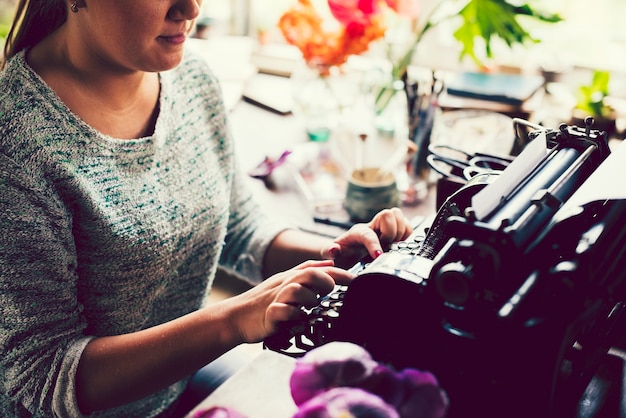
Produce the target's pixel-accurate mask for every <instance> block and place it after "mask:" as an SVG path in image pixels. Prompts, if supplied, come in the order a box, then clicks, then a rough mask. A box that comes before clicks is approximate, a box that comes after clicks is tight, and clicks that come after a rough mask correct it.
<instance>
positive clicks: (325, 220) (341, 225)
mask: <svg viewBox="0 0 626 418" xmlns="http://www.w3.org/2000/svg"><path fill="white" fill-rule="evenodd" d="M313 221H314V222H317V223H318V224H324V225H331V226H337V227H339V228H343V229H350V228H352V226H354V222H350V221H336V220H334V219H330V218H320V217H318V216H314V217H313Z"/></svg>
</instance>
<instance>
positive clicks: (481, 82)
mask: <svg viewBox="0 0 626 418" xmlns="http://www.w3.org/2000/svg"><path fill="white" fill-rule="evenodd" d="M543 83H544V79H543V77H542V76H540V75H518V74H503V73H497V74H494V73H480V72H462V73H458V74H455V75H454V76H453V77H451V78H450V80H448V82H447V93H448V94H450V95H456V96H462V97H469V98H474V99H480V100H489V101H495V102H501V103H508V104H513V105H521V104H522V103H523V102H524V101H525V100H527V99H529V98H530V97H531V96H532V95H533V94H534V93H535V92H536V91H537V90H539V88H540V87H541V86H542V85H543Z"/></svg>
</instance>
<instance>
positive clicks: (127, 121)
mask: <svg viewBox="0 0 626 418" xmlns="http://www.w3.org/2000/svg"><path fill="white" fill-rule="evenodd" d="M55 38H60V39H55ZM63 39H64V38H63V37H62V36H60V35H59V34H57V33H55V34H53V35H51V36H50V37H48V38H46V39H44V40H43V41H42V42H41V43H40V44H38V45H36V46H35V47H33V48H32V50H31V51H29V53H28V56H27V61H28V63H29V65H30V66H31V68H33V70H34V71H35V72H36V73H38V74H39V76H40V77H41V78H42V79H43V80H44V81H45V82H46V83H47V84H48V85H49V86H50V88H51V89H52V90H53V91H54V92H55V93H56V94H57V95H58V96H59V98H60V99H61V100H62V101H63V102H64V103H65V104H66V106H67V107H68V108H69V109H70V110H71V111H72V112H73V113H75V114H76V115H78V116H79V117H80V118H81V119H83V120H84V121H85V122H86V123H87V124H89V125H90V126H92V127H93V128H94V129H96V130H98V131H100V132H102V133H103V134H106V135H109V136H112V137H115V138H121V139H134V138H140V137H144V136H149V135H152V133H153V132H154V127H155V123H156V119H157V116H158V112H159V92H160V83H159V76H158V74H157V73H147V72H142V71H121V70H119V69H116V68H113V67H107V66H105V65H99V64H98V63H97V62H95V61H93V60H88V59H80V58H77V56H80V54H76V53H74V54H72V53H71V51H70V49H69V47H68V46H67V44H66V43H65V42H63Z"/></svg>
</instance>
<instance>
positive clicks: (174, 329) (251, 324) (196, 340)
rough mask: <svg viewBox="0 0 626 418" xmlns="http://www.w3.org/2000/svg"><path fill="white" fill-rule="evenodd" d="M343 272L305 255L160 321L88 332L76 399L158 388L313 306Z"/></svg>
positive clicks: (114, 400)
mask: <svg viewBox="0 0 626 418" xmlns="http://www.w3.org/2000/svg"><path fill="white" fill-rule="evenodd" d="M351 277H352V276H351V275H350V274H349V273H347V272H346V271H344V270H342V269H338V268H336V267H334V266H333V262H332V261H329V260H327V261H315V262H313V261H310V262H306V263H303V264H301V265H299V266H296V267H295V268H293V269H291V270H288V271H285V272H283V273H279V274H276V275H274V276H272V277H270V278H269V279H267V280H265V281H264V282H263V283H261V284H259V285H258V286H255V287H254V288H252V289H250V290H249V291H247V292H244V293H242V294H240V295H237V296H234V297H232V298H230V299H227V300H224V301H221V302H219V303H216V304H212V305H210V306H207V307H206V308H203V309H201V310H199V311H196V312H193V313H190V314H188V315H186V316H183V317H180V318H178V319H175V320H173V321H170V322H168V323H165V324H161V325H158V326H155V327H153V328H149V329H146V330H143V331H138V332H134V333H130V334H126V335H119V336H111V337H101V338H96V339H94V340H92V341H91V342H90V343H89V344H88V345H87V347H86V348H85V350H84V351H83V355H82V357H81V360H80V363H79V366H78V371H77V376H76V387H77V397H78V405H79V407H80V409H81V411H82V412H83V413H89V412H93V411H96V410H100V409H106V408H112V407H115V406H118V405H121V404H124V403H127V402H130V401H133V400H137V399H140V398H141V397H143V396H146V395H148V394H150V393H153V392H155V391H157V390H159V389H162V388H165V387H167V386H169V385H170V384H172V383H174V382H176V381H178V380H180V379H182V378H183V377H185V376H187V375H189V374H191V373H193V372H194V371H195V370H197V369H199V368H200V367H202V366H204V365H205V364H207V363H209V362H210V361H212V360H214V359H216V358H217V357H218V356H220V355H221V354H223V353H224V352H226V351H227V350H229V349H231V348H233V347H235V346H236V345H238V344H240V343H252V342H258V341H261V340H263V338H265V337H266V336H268V335H269V334H271V333H272V332H274V331H275V330H276V329H277V327H278V325H279V323H281V322H283V321H287V320H291V319H296V318H297V317H298V316H299V315H300V314H301V311H300V309H299V307H300V306H307V307H312V306H314V305H315V304H316V303H317V296H318V294H326V293H328V292H330V291H331V290H332V289H333V286H334V284H335V282H338V283H347V282H348V281H349V280H350V279H351Z"/></svg>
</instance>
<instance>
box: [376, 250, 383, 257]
mask: <svg viewBox="0 0 626 418" xmlns="http://www.w3.org/2000/svg"><path fill="white" fill-rule="evenodd" d="M382 253H383V252H382V251H380V250H376V251H374V258H378V257H380V256H381V255H382Z"/></svg>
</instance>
